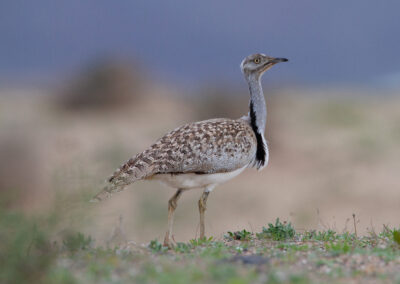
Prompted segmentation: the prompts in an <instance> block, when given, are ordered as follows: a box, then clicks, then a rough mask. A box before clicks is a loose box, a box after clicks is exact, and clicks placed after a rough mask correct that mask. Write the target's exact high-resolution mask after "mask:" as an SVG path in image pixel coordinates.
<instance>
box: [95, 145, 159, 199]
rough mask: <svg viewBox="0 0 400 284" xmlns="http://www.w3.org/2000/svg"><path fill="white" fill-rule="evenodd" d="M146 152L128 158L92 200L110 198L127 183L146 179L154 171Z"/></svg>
mask: <svg viewBox="0 0 400 284" xmlns="http://www.w3.org/2000/svg"><path fill="white" fill-rule="evenodd" d="M144 154H146V152H144V153H142V154H139V155H137V156H136V157H135V158H132V159H130V160H128V161H127V162H126V163H125V164H123V165H122V166H121V167H120V168H119V169H117V170H116V171H115V172H114V174H113V175H112V176H111V177H110V178H109V179H108V180H107V185H106V186H105V187H104V188H103V190H102V191H100V192H99V193H98V194H97V195H96V196H95V197H93V198H92V200H90V202H99V201H103V200H105V199H108V198H110V197H111V196H112V195H113V194H114V193H117V192H120V191H122V190H123V189H124V188H125V187H126V186H127V185H129V184H131V183H133V182H135V181H137V180H140V179H145V178H146V177H148V176H150V175H152V174H153V172H154V168H155V167H154V164H152V160H150V159H149V158H146V157H145V155H144Z"/></svg>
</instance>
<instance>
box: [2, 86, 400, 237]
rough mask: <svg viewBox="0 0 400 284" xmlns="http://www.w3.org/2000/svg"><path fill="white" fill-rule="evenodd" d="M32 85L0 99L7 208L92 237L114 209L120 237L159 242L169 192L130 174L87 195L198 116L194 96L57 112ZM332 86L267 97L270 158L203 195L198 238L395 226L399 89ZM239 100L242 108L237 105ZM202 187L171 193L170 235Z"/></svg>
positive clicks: (102, 232) (193, 217)
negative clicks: (267, 229) (283, 225)
mask: <svg viewBox="0 0 400 284" xmlns="http://www.w3.org/2000/svg"><path fill="white" fill-rule="evenodd" d="M14 92H15V91H14ZM31 92H32V91H18V92H17V93H16V94H13V93H11V91H10V90H8V91H6V90H3V91H2V95H1V96H0V137H1V138H0V147H1V149H0V158H1V159H2V161H3V164H2V166H1V169H0V171H1V176H0V178H1V179H2V180H3V183H2V184H0V188H1V187H3V188H2V191H4V192H8V191H7V190H10V188H13V189H14V188H16V189H19V191H17V193H18V194H17V199H16V200H17V201H16V202H14V203H13V204H12V206H15V207H20V208H23V209H24V210H25V211H26V212H47V211H49V210H50V211H51V212H57V213H58V214H59V215H60V216H61V221H60V224H59V228H60V231H62V230H69V229H71V228H74V229H77V230H80V231H83V232H84V233H86V234H90V235H92V236H93V237H94V238H95V239H96V240H97V241H99V242H100V243H102V242H104V241H106V240H107V239H109V237H110V235H111V234H112V231H113V228H114V227H115V226H118V222H119V218H120V216H122V228H123V230H124V234H125V237H126V238H127V239H129V240H134V241H136V242H147V241H149V240H151V239H154V238H158V239H162V237H163V235H164V232H165V229H166V219H167V201H168V199H169V197H170V196H171V195H172V194H173V193H174V190H173V189H169V188H166V187H164V186H163V185H161V184H159V183H157V182H137V183H135V184H133V185H131V186H130V187H129V189H128V190H126V191H124V192H122V193H120V194H118V195H116V196H115V197H114V198H112V199H110V200H108V201H106V202H104V203H101V204H89V203H87V202H86V201H87V200H88V199H89V197H90V196H91V195H92V194H94V193H96V192H97V189H100V188H101V186H102V182H103V181H104V180H105V178H106V177H107V176H108V175H110V174H111V173H112V172H113V171H114V169H115V168H117V167H118V166H119V165H120V164H121V163H123V162H124V161H125V160H127V159H129V158H130V157H131V156H132V155H133V154H135V153H137V152H139V151H141V150H143V149H144V148H145V147H146V146H148V145H149V144H150V143H152V142H153V141H154V140H156V139H157V138H158V137H160V136H162V135H163V134H164V133H165V132H167V131H169V130H171V129H173V128H175V127H176V126H178V125H181V124H183V123H186V122H190V121H193V120H194V118H195V117H198V113H196V112H198V111H199V109H198V108H196V104H195V103H193V102H191V101H190V100H185V101H181V100H178V99H171V96H170V94H168V92H167V91H163V90H158V91H157V92H154V94H153V95H151V96H149V97H148V98H147V99H145V100H142V101H141V102H140V104H136V105H135V104H132V105H130V106H126V107H125V108H123V109H120V110H119V111H99V112H66V111H64V110H62V109H59V108H57V107H55V106H54V105H53V104H51V102H50V101H49V100H48V99H47V97H46V96H40V95H31V94H30V93H31ZM330 92H331V93H333V94H330V95H326V96H324V93H323V92H321V91H314V93H316V94H318V96H316V95H315V94H314V95H307V94H305V93H299V92H298V91H297V92H294V91H292V90H286V91H282V92H281V93H278V94H275V95H274V96H273V97H268V96H267V103H268V115H269V117H268V122H267V133H266V137H267V139H268V140H269V145H270V163H269V165H268V166H267V167H266V168H265V169H264V170H263V171H260V172H257V171H256V170H254V169H248V170H246V171H245V172H244V173H243V174H241V175H240V176H239V177H237V178H235V179H234V180H231V181H229V182H227V183H226V184H223V185H221V186H219V187H217V188H216V189H215V190H214V191H213V193H212V194H211V195H210V198H209V202H208V210H207V213H206V221H207V223H206V230H207V233H208V235H214V236H219V237H220V236H221V235H222V234H223V232H226V231H235V230H241V229H244V228H246V229H247V230H249V231H260V228H261V227H262V226H265V225H266V224H267V223H269V222H273V221H274V220H275V219H276V218H277V217H279V218H280V219H281V220H289V221H291V222H292V224H293V225H294V227H295V228H296V229H297V230H303V229H321V228H325V229H326V228H328V227H331V228H335V229H336V230H338V231H341V230H346V229H347V230H349V231H351V232H352V231H353V230H354V226H353V223H352V222H350V220H351V218H352V214H353V213H354V214H356V218H357V220H359V221H358V223H357V230H358V232H359V233H366V232H367V230H368V229H371V228H376V229H379V230H380V229H381V227H382V225H383V224H389V225H390V226H397V227H399V226H400V221H399V219H398V216H399V213H400V177H399V172H400V147H399V146H400V112H399V111H398V109H399V108H400V99H399V97H398V96H397V97H378V96H376V97H367V96H364V97H363V96H362V95H361V96H360V94H358V96H351V92H350V91H349V92H348V93H346V92H344V93H343V91H340V92H341V93H340V94H335V92H334V91H330ZM239 108H240V111H242V112H243V113H246V112H247V106H246V103H245V104H244V105H242V106H240V107H239ZM200 195H201V191H200V190H192V191H190V192H187V193H185V194H184V195H183V197H182V198H181V200H180V201H179V206H178V209H177V211H176V220H175V227H174V228H175V231H174V235H175V239H176V240H177V241H186V240H188V239H192V238H194V237H195V236H198V223H199V221H198V211H197V200H198V198H199V197H200Z"/></svg>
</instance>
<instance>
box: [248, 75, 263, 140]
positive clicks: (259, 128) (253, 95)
mask: <svg viewBox="0 0 400 284" xmlns="http://www.w3.org/2000/svg"><path fill="white" fill-rule="evenodd" d="M246 79H247V83H248V84H249V89H250V113H249V116H250V121H251V124H252V127H253V129H254V131H256V132H258V133H259V134H261V135H262V136H264V132H265V123H266V120H267V107H266V104H265V98H264V93H263V90H262V86H261V81H260V76H257V77H255V76H254V77H253V76H250V77H248V78H246Z"/></svg>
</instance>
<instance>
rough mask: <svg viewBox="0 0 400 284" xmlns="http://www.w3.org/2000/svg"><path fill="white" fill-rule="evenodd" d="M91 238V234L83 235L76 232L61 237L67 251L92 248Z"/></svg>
mask: <svg viewBox="0 0 400 284" xmlns="http://www.w3.org/2000/svg"><path fill="white" fill-rule="evenodd" d="M92 246H93V239H92V237H91V236H87V237H86V236H85V235H84V234H82V233H80V232H78V233H75V234H73V233H70V234H67V235H66V236H65V238H64V239H63V247H64V249H66V250H67V251H69V252H72V253H74V252H77V251H79V250H86V249H89V248H92Z"/></svg>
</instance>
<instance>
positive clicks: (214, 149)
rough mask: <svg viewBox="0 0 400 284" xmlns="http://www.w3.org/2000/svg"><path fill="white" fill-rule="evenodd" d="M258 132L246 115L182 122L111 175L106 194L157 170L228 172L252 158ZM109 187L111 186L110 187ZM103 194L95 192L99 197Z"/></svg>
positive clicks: (149, 175)
mask: <svg viewBox="0 0 400 284" xmlns="http://www.w3.org/2000/svg"><path fill="white" fill-rule="evenodd" d="M256 144H257V141H256V136H255V134H254V131H253V130H252V128H251V126H250V125H249V123H248V122H247V121H245V120H243V119H237V120H232V119H222V118H221V119H211V120H205V121H200V122H194V123H189V124H186V125H183V126H181V127H179V128H177V129H175V130H173V131H171V132H169V133H167V134H166V135H165V136H163V137H162V138H160V139H159V140H158V141H157V142H156V143H154V144H153V145H151V146H150V147H149V148H148V149H146V150H145V151H143V152H142V153H140V154H138V155H136V156H135V157H133V158H131V159H129V160H128V161H127V162H126V163H125V164H123V165H122V166H121V167H120V168H119V169H118V170H117V171H116V172H115V173H114V174H113V175H112V176H111V177H110V178H109V179H108V181H109V183H110V186H108V188H106V193H107V194H105V195H104V194H103V195H104V197H108V196H110V195H111V194H112V193H114V192H118V191H120V190H122V187H124V186H125V185H128V184H130V183H132V182H134V181H136V180H139V179H147V178H151V177H152V176H154V175H157V174H165V173H171V174H180V173H197V174H212V173H221V172H229V171H233V170H236V169H238V168H241V167H244V166H246V165H248V164H250V163H251V162H252V160H253V159H254V157H255V153H256V150H257V149H256V148H257V146H256ZM107 189H108V190H107ZM100 197H103V196H96V198H99V199H100Z"/></svg>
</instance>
